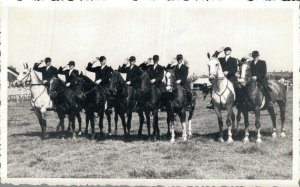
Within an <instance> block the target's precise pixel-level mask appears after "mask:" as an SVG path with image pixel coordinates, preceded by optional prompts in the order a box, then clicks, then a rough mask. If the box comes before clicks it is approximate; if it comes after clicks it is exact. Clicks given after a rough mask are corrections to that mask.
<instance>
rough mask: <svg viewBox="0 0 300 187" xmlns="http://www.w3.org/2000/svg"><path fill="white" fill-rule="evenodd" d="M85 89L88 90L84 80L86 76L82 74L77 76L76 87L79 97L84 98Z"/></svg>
mask: <svg viewBox="0 0 300 187" xmlns="http://www.w3.org/2000/svg"><path fill="white" fill-rule="evenodd" d="M85 90H87V86H86V84H85V81H84V77H83V75H82V74H80V75H79V76H78V77H77V78H76V87H75V92H76V94H77V97H78V98H79V99H84V97H85V96H84V92H85Z"/></svg>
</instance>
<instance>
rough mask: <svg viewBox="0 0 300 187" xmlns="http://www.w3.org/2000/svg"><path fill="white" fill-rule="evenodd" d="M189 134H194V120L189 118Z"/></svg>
mask: <svg viewBox="0 0 300 187" xmlns="http://www.w3.org/2000/svg"><path fill="white" fill-rule="evenodd" d="M189 136H192V120H189Z"/></svg>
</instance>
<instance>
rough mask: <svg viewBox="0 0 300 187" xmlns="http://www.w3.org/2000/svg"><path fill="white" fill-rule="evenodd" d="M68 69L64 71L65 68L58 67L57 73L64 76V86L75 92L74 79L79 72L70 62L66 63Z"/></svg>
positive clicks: (72, 62) (73, 63)
mask: <svg viewBox="0 0 300 187" xmlns="http://www.w3.org/2000/svg"><path fill="white" fill-rule="evenodd" d="M68 65H69V69H67V70H64V69H65V68H62V67H59V68H58V71H57V73H58V74H61V75H65V78H66V86H67V87H69V88H71V89H72V90H73V91H75V88H76V79H77V77H78V76H79V72H78V70H77V69H75V62H74V61H70V62H69V63H68Z"/></svg>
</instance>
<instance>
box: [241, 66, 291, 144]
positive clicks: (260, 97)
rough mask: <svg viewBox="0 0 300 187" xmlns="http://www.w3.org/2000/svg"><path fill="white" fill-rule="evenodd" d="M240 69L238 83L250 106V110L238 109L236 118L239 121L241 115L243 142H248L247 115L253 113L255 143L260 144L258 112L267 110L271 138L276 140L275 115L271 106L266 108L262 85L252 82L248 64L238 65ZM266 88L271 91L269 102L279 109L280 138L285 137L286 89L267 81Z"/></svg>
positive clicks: (245, 108)
mask: <svg viewBox="0 0 300 187" xmlns="http://www.w3.org/2000/svg"><path fill="white" fill-rule="evenodd" d="M240 68H241V79H240V82H241V83H242V86H243V87H244V89H245V91H246V98H245V99H246V100H247V101H249V103H250V104H251V106H250V108H247V107H239V108H238V115H237V116H238V117H237V121H238V122H239V121H240V114H241V113H243V116H244V123H245V137H244V140H243V141H244V142H245V143H247V142H249V121H248V113H249V111H253V112H254V114H255V126H256V129H257V140H256V142H257V143H261V142H262V140H261V134H260V111H261V110H265V109H267V110H268V112H269V114H270V116H271V120H272V123H273V133H272V137H273V138H276V137H277V135H276V114H275V111H274V107H273V106H268V104H267V101H266V98H265V96H264V92H263V89H262V88H261V87H262V85H260V84H259V83H257V82H256V81H254V80H252V75H251V68H250V63H249V61H248V62H244V63H242V64H241V65H240ZM268 86H269V88H270V90H271V92H270V94H271V100H272V102H273V103H277V104H278V106H279V109H280V118H281V134H280V136H281V137H285V136H286V135H285V124H284V122H285V108H286V88H285V87H284V85H283V84H281V83H279V82H277V81H275V80H268Z"/></svg>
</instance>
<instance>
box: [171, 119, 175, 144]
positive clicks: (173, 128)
mask: <svg viewBox="0 0 300 187" xmlns="http://www.w3.org/2000/svg"><path fill="white" fill-rule="evenodd" d="M171 123H172V122H171ZM171 134H172V138H171V143H174V142H175V126H174V122H173V123H172V124H171Z"/></svg>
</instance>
